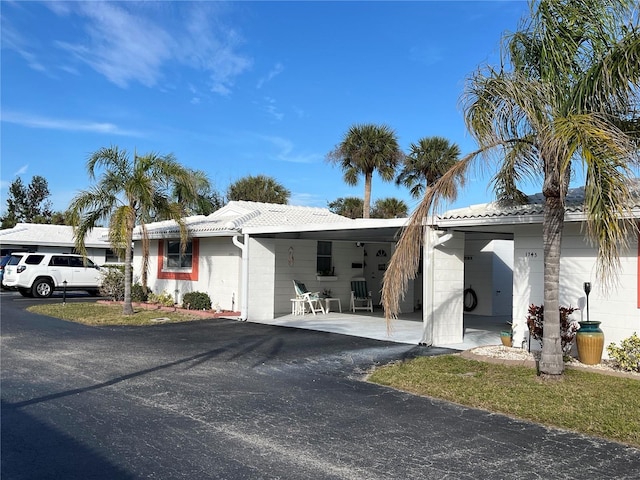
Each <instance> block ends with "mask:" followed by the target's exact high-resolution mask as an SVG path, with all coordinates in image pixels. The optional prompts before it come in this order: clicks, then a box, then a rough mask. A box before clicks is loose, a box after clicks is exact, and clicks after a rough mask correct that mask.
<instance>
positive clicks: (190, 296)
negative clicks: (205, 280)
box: [182, 292, 211, 310]
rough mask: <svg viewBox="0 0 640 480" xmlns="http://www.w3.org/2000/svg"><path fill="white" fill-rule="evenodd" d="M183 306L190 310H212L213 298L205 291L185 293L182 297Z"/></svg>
mask: <svg viewBox="0 0 640 480" xmlns="http://www.w3.org/2000/svg"><path fill="white" fill-rule="evenodd" d="M182 308H187V309H189V310H211V298H210V297H209V294H207V293H205V292H189V293H185V294H184V297H183V298H182Z"/></svg>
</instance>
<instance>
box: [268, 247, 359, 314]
mask: <svg viewBox="0 0 640 480" xmlns="http://www.w3.org/2000/svg"><path fill="white" fill-rule="evenodd" d="M317 243H318V242H317V241H316V240H293V239H291V240H287V239H279V240H277V241H276V277H275V315H276V316H278V315H286V314H290V313H291V299H292V298H294V297H295V291H294V287H293V280H298V281H300V282H302V283H304V284H305V286H306V287H307V289H309V290H310V291H312V292H322V291H323V290H324V289H329V290H331V296H332V297H333V298H339V299H340V303H341V305H342V310H343V311H347V310H348V308H349V300H350V296H351V278H353V277H359V276H362V275H363V273H362V269H360V268H357V269H353V268H352V263H363V249H362V248H359V247H357V246H356V244H355V242H338V241H334V242H332V247H331V248H332V251H331V256H332V262H333V266H334V269H335V276H336V277H337V278H336V279H332V280H331V281H327V280H324V281H323V280H322V279H321V280H318V277H317V275H316V273H317V272H316V266H317V263H316V262H317V254H318V250H317ZM290 249H291V251H292V252H293V262H290V261H289V258H290ZM331 308H334V309H335V308H336V306H335V304H332V305H331Z"/></svg>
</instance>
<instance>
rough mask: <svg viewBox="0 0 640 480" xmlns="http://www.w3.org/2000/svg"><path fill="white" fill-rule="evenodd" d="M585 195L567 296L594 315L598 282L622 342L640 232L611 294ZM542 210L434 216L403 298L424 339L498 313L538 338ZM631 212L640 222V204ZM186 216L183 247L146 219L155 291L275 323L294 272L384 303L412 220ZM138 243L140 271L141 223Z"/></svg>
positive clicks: (535, 199) (264, 211)
mask: <svg viewBox="0 0 640 480" xmlns="http://www.w3.org/2000/svg"><path fill="white" fill-rule="evenodd" d="M582 203H583V191H582V190H581V189H575V190H572V191H571V192H570V194H569V196H568V198H567V213H566V217H565V218H566V224H565V230H564V239H563V246H562V264H561V291H560V303H561V304H562V305H566V306H574V307H579V308H581V310H580V311H578V312H575V313H574V314H573V318H575V319H576V320H580V319H581V318H583V317H584V316H586V308H585V307H586V295H585V293H584V291H583V284H584V282H590V283H591V285H592V291H591V293H590V296H589V308H590V311H589V315H590V319H591V320H599V321H601V322H602V325H601V328H602V329H603V330H604V332H605V336H606V342H607V343H608V342H619V341H620V340H622V339H624V338H626V337H628V336H630V335H632V334H633V332H634V331H638V332H640V285H639V277H640V273H639V268H640V267H639V266H638V257H639V252H638V248H639V247H638V238H637V234H635V233H634V236H633V238H630V239H629V243H630V249H629V250H628V251H625V252H623V254H622V256H621V257H620V270H619V276H618V282H617V285H616V287H615V288H612V289H610V290H608V291H605V290H604V289H603V288H602V287H603V285H601V284H600V282H599V279H598V278H597V277H596V275H595V266H596V255H597V249H596V247H594V246H591V245H590V244H589V242H588V241H587V240H586V238H585V235H584V226H585V214H584V211H583V208H582ZM542 209H543V198H542V196H541V195H533V196H531V197H529V203H528V204H526V205H521V206H518V207H501V206H499V205H498V204H495V203H489V204H483V205H476V206H471V207H468V208H463V209H457V210H451V211H449V212H446V213H445V214H443V215H441V216H438V217H434V218H430V219H428V220H427V221H426V223H427V224H428V225H429V226H428V227H426V228H425V238H424V247H423V254H422V257H423V258H422V261H421V269H420V271H419V272H418V275H417V277H416V279H415V280H413V281H412V282H410V285H409V288H408V291H407V292H406V294H405V297H404V299H403V301H402V304H401V309H402V312H403V313H410V312H414V311H416V312H418V313H419V314H421V317H422V320H423V323H422V325H423V328H422V338H416V343H424V344H434V345H451V346H455V345H456V344H460V343H462V342H463V341H464V336H465V330H466V329H468V328H469V326H473V327H474V328H477V327H479V328H482V325H483V323H487V322H488V323H492V324H495V323H496V321H497V322H500V323H501V324H503V325H506V323H507V322H509V323H511V322H512V323H513V328H514V344H515V345H517V346H524V347H529V340H528V334H527V327H526V315H527V309H528V307H529V305H531V304H537V305H539V304H541V303H542V300H543V281H542V280H543V279H542V275H543V245H542ZM633 216H634V218H638V219H640V202H638V205H636V206H635V207H634V210H633ZM185 222H186V224H187V226H188V229H189V232H190V240H189V243H188V245H187V249H186V252H185V253H184V254H182V253H181V252H180V245H179V235H178V228H177V225H176V224H175V223H174V222H170V221H169V222H159V223H153V224H150V225H148V226H147V230H148V233H149V237H150V239H151V246H150V253H151V256H150V264H149V265H150V268H149V271H148V274H149V286H150V287H151V288H152V290H153V291H154V292H156V293H160V292H167V293H170V294H171V295H173V296H175V300H176V302H180V301H181V298H182V296H183V295H184V294H185V293H187V292H190V291H204V292H207V293H208V294H209V295H210V297H211V299H212V302H213V304H218V305H219V306H220V307H221V308H222V309H225V310H236V311H240V312H241V316H242V318H243V319H250V320H254V321H268V320H271V319H276V318H278V317H283V316H285V315H291V314H292V312H293V311H294V310H293V309H292V307H293V306H292V299H294V298H295V291H294V285H293V281H294V280H297V281H299V282H302V283H304V284H305V285H306V286H307V288H308V289H309V290H311V291H318V292H322V291H324V290H326V291H330V296H331V297H334V298H338V299H340V303H341V306H342V309H343V310H344V311H347V310H348V309H349V300H350V295H351V280H352V279H354V278H364V279H366V282H367V284H368V289H369V290H370V291H371V293H372V297H373V298H372V301H373V305H374V306H379V304H380V289H381V282H382V277H383V274H384V271H385V269H386V267H387V264H388V262H389V260H390V258H391V255H392V254H393V252H394V249H395V244H396V241H397V238H398V235H399V233H400V232H401V229H402V227H403V226H404V224H405V223H406V219H390V220H381V219H366V220H365V219H357V220H353V219H349V218H345V217H341V216H339V215H335V214H333V213H331V212H329V211H328V210H327V209H322V208H311V207H296V206H291V205H272V204H264V203H255V202H230V203H229V204H228V205H226V206H225V207H223V208H222V209H220V210H218V211H216V212H214V213H213V214H211V215H209V216H206V217H205V216H196V217H189V218H186V219H185ZM134 241H135V252H134V276H135V278H134V280H139V278H140V274H141V245H140V232H139V231H138V232H137V233H136V236H135V237H134ZM356 313H360V312H356ZM362 314H363V315H367V314H368V313H367V312H363V313H362ZM309 318H311V317H309ZM496 340H497V338H496ZM533 343H534V344H531V347H532V348H536V345H535V342H533ZM605 355H606V352H605Z"/></svg>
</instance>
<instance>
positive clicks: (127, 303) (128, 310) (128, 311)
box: [122, 225, 134, 315]
mask: <svg viewBox="0 0 640 480" xmlns="http://www.w3.org/2000/svg"><path fill="white" fill-rule="evenodd" d="M133 227H134V225H127V240H126V245H125V246H124V302H123V303H122V314H123V315H133V306H132V305H131V278H132V275H131V272H132V266H131V264H132V263H133Z"/></svg>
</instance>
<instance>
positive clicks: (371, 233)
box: [252, 227, 401, 243]
mask: <svg viewBox="0 0 640 480" xmlns="http://www.w3.org/2000/svg"><path fill="white" fill-rule="evenodd" d="M400 233H401V228H398V227H389V228H364V229H349V230H344V229H340V230H328V229H327V230H314V231H303V232H278V233H264V234H255V235H252V236H255V237H261V238H283V239H287V238H290V239H306V240H327V241H329V240H331V241H336V242H339V241H345V242H363V243H383V242H396V241H397V240H398V237H399V235H400Z"/></svg>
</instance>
